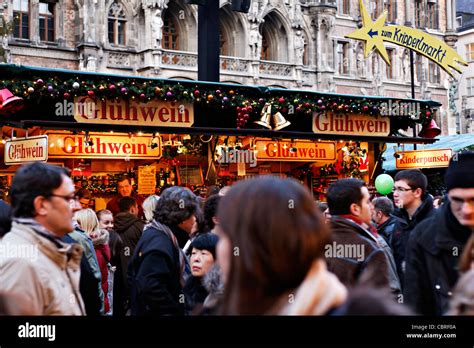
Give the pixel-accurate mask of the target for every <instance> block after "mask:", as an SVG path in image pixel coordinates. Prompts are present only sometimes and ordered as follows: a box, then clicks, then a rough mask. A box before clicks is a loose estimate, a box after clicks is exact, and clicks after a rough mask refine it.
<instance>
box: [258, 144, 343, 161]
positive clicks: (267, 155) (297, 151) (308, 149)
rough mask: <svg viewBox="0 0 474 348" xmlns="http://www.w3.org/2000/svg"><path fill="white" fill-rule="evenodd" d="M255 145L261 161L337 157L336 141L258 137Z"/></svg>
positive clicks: (328, 158)
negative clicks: (275, 139) (280, 139)
mask: <svg viewBox="0 0 474 348" xmlns="http://www.w3.org/2000/svg"><path fill="white" fill-rule="evenodd" d="M255 145H256V146H257V148H256V150H257V159H258V160H259V161H308V162H315V161H324V160H334V159H336V144H335V143H334V142H315V141H309V140H308V141H306V140H298V141H295V142H291V141H288V140H285V141H273V140H268V139H256V140H255Z"/></svg>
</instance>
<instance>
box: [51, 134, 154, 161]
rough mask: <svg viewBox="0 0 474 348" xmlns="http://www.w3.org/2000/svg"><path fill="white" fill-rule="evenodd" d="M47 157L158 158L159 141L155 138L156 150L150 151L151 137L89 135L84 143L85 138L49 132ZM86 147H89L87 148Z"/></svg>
mask: <svg viewBox="0 0 474 348" xmlns="http://www.w3.org/2000/svg"><path fill="white" fill-rule="evenodd" d="M48 136H49V157H50V158H70V157H80V158H97V159H98V158H106V159H109V158H114V159H115V158H116V159H139V158H143V159H146V158H153V159H157V158H160V157H161V138H160V137H157V139H158V143H157V145H158V146H157V147H156V148H154V149H151V148H150V147H149V145H150V140H151V137H150V136H132V137H130V136H129V135H128V134H108V133H90V134H89V140H90V141H92V144H87V143H86V142H85V140H84V135H81V134H65V133H59V132H58V133H55V132H49V133H48ZM88 145H89V146H88Z"/></svg>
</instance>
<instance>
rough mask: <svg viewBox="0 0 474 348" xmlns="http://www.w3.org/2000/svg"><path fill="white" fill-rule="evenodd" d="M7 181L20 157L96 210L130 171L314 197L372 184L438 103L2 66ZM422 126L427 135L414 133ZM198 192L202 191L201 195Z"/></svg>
mask: <svg viewBox="0 0 474 348" xmlns="http://www.w3.org/2000/svg"><path fill="white" fill-rule="evenodd" d="M0 76H1V79H0V115H1V118H0V122H1V124H2V146H3V148H4V149H3V151H2V153H3V156H4V159H3V161H2V165H1V167H0V175H1V176H2V180H3V185H2V187H4V188H5V187H7V186H8V184H9V182H10V181H11V176H12V175H13V173H14V171H15V170H16V168H17V166H18V165H19V164H21V163H25V162H29V161H34V160H39V161H48V162H49V163H54V164H57V165H63V166H67V167H69V168H71V169H73V174H72V175H73V176H74V180H75V182H76V185H78V186H81V187H85V188H87V189H88V190H90V191H91V193H93V195H94V197H98V198H99V200H98V201H97V202H96V206H95V208H96V209H99V208H100V207H103V206H104V205H105V202H106V201H107V200H108V198H109V197H108V195H110V194H113V193H115V186H116V185H115V184H116V180H117V178H118V176H119V175H122V174H124V173H127V174H128V175H130V176H131V177H132V178H133V185H135V187H136V189H137V190H138V192H139V193H142V194H145V195H146V194H152V193H158V194H159V192H160V191H161V190H162V188H163V187H166V186H167V185H185V186H188V187H191V188H192V189H194V190H196V191H197V192H198V193H201V192H204V190H202V189H203V188H204V187H205V186H210V185H220V186H223V185H230V184H231V183H232V182H234V181H236V180H240V179H245V178H248V177H252V176H254V175H260V174H274V175H280V176H284V177H294V178H296V179H298V180H300V181H301V182H302V183H304V184H305V185H307V186H308V187H309V188H310V189H311V190H312V191H313V193H314V195H315V200H325V191H326V189H327V186H328V185H329V183H330V182H331V181H333V180H336V179H337V178H341V177H358V178H362V179H364V180H365V181H367V182H369V183H370V182H371V181H372V180H373V177H374V173H376V172H380V171H381V170H382V166H381V165H380V158H381V153H382V152H383V151H384V144H385V143H397V144H402V143H411V144H415V143H433V142H434V141H435V140H436V139H434V138H432V137H430V136H431V135H432V133H430V132H426V130H427V129H428V130H429V129H430V124H431V121H432V119H433V116H434V114H435V112H436V109H437V108H438V107H439V106H440V105H439V104H438V103H436V102H433V101H424V100H414V99H400V98H390V97H372V96H356V95H339V94H327V93H318V92H313V91H306V90H286V89H277V88H268V87H262V86H242V85H232V84H224V83H209V82H198V81H178V80H165V79H156V78H149V77H138V76H118V75H106V74H95V73H88V72H87V73H86V72H79V71H66V70H54V69H44V68H33V67H25V66H16V65H0ZM416 125H418V127H421V129H422V130H425V132H423V131H422V132H421V134H422V135H423V134H426V135H428V136H424V137H420V136H408V135H406V134H405V132H406V131H407V130H408V129H409V128H411V127H414V126H416ZM199 189H201V190H200V191H199Z"/></svg>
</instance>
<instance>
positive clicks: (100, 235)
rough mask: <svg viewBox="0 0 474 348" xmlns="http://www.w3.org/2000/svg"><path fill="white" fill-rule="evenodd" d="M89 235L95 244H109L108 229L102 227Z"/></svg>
mask: <svg viewBox="0 0 474 348" xmlns="http://www.w3.org/2000/svg"><path fill="white" fill-rule="evenodd" d="M89 237H90V238H91V239H92V243H93V244H94V246H96V245H102V244H109V237H110V236H109V231H107V230H106V229H100V230H98V232H94V233H91V234H90V235H89Z"/></svg>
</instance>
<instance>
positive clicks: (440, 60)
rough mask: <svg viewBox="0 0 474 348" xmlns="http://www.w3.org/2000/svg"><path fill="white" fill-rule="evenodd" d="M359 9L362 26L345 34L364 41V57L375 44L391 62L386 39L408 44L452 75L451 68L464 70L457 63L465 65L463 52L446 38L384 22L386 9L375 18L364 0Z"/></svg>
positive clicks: (405, 45) (407, 46)
mask: <svg viewBox="0 0 474 348" xmlns="http://www.w3.org/2000/svg"><path fill="white" fill-rule="evenodd" d="M359 2H360V12H361V14H362V28H360V29H358V30H356V31H354V32H352V33H350V34H349V35H346V37H347V38H349V39H355V40H362V41H365V52H364V54H365V57H366V58H367V57H368V56H369V54H370V52H372V50H373V49H374V48H375V49H376V50H377V51H378V52H379V54H380V55H381V56H382V58H383V59H384V60H385V61H386V62H387V64H389V65H390V59H389V57H388V54H387V51H386V49H385V46H384V41H388V42H392V43H394V44H396V45H399V46H403V47H406V48H409V49H411V50H413V51H415V52H418V53H419V54H421V55H423V56H425V57H427V58H429V59H431V60H432V61H433V62H435V63H436V64H438V65H439V66H440V67H441V68H443V69H444V70H445V71H446V72H447V73H448V74H449V75H451V76H453V72H452V71H451V68H453V69H454V70H456V71H458V72H461V68H460V67H459V66H458V64H457V63H459V64H462V65H466V66H467V63H466V62H465V61H464V60H463V59H462V58H461V56H460V55H459V54H458V53H457V52H456V51H455V50H453V49H452V48H451V47H449V46H448V45H447V44H446V43H444V42H443V41H441V40H439V39H437V38H435V37H433V36H431V35H429V34H427V33H425V32H423V31H421V30H417V29H413V28H409V27H405V26H402V25H392V26H384V24H385V19H386V18H387V11H384V13H383V14H382V15H381V16H380V17H379V18H377V20H376V21H375V22H373V21H372V20H371V18H370V15H369V13H368V12H367V10H366V9H365V6H364V3H363V1H362V0H359Z"/></svg>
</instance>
